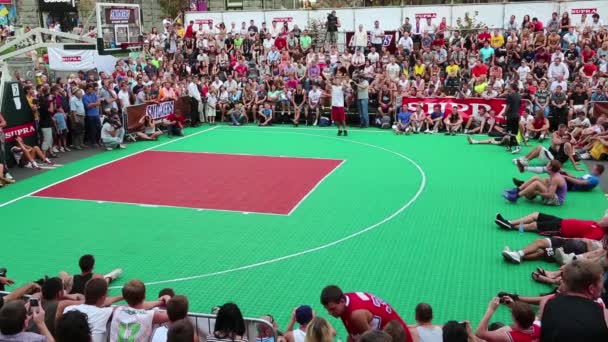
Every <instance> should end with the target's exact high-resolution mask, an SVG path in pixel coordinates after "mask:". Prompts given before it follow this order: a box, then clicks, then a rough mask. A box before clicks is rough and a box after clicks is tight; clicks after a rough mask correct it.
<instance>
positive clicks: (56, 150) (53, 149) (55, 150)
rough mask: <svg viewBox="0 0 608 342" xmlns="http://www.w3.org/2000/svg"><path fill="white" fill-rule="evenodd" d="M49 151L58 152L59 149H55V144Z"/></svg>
mask: <svg viewBox="0 0 608 342" xmlns="http://www.w3.org/2000/svg"><path fill="white" fill-rule="evenodd" d="M51 152H53V153H59V150H58V149H57V147H56V146H53V148H52V149H51Z"/></svg>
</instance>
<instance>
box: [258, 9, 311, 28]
mask: <svg viewBox="0 0 608 342" xmlns="http://www.w3.org/2000/svg"><path fill="white" fill-rule="evenodd" d="M265 14H266V25H267V26H268V27H270V26H271V25H272V21H273V20H276V21H277V26H279V25H281V26H282V25H283V23H287V26H288V27H289V29H290V30H291V29H293V26H294V25H298V28H299V29H301V30H303V29H304V28H305V27H306V26H307V25H308V12H301V11H270V12H266V13H265Z"/></svg>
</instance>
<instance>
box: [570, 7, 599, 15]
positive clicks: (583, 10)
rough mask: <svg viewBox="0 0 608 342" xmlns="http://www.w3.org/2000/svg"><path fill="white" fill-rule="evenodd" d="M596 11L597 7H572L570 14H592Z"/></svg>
mask: <svg viewBox="0 0 608 342" xmlns="http://www.w3.org/2000/svg"><path fill="white" fill-rule="evenodd" d="M594 13H597V8H573V9H572V14H594Z"/></svg>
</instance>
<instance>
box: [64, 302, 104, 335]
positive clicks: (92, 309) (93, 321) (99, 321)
mask: <svg viewBox="0 0 608 342" xmlns="http://www.w3.org/2000/svg"><path fill="white" fill-rule="evenodd" d="M69 311H80V312H82V313H84V314H86V315H87V321H88V322H89V328H90V329H91V338H92V342H106V341H107V340H108V334H107V330H106V328H107V326H108V320H109V319H110V316H112V312H113V311H114V308H112V307H107V308H98V307H96V306H94V305H88V304H79V305H71V306H68V307H66V308H65V309H64V310H63V313H64V314H65V313H66V312H69Z"/></svg>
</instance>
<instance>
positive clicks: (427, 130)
mask: <svg viewBox="0 0 608 342" xmlns="http://www.w3.org/2000/svg"><path fill="white" fill-rule="evenodd" d="M430 133H433V132H431V130H430V129H428V128H427V129H426V131H424V134H430Z"/></svg>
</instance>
